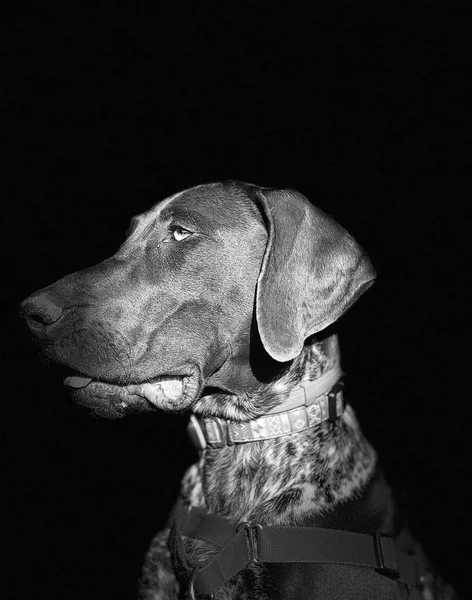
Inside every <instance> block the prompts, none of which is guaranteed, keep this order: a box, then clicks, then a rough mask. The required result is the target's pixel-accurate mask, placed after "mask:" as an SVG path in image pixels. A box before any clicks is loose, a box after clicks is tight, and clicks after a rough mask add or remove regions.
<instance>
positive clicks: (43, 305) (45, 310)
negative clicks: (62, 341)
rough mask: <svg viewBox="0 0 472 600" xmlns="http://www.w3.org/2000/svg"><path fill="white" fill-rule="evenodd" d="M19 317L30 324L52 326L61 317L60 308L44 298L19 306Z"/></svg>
mask: <svg viewBox="0 0 472 600" xmlns="http://www.w3.org/2000/svg"><path fill="white" fill-rule="evenodd" d="M20 314H21V316H22V317H23V318H24V319H26V320H27V321H28V322H30V323H31V324H34V323H40V324H41V325H52V324H53V323H56V322H57V321H59V319H60V318H61V316H62V308H61V307H60V306H57V304H54V302H52V300H50V299H49V298H47V297H44V296H37V297H33V298H31V299H27V300H25V301H24V302H23V303H22V304H21V313H20Z"/></svg>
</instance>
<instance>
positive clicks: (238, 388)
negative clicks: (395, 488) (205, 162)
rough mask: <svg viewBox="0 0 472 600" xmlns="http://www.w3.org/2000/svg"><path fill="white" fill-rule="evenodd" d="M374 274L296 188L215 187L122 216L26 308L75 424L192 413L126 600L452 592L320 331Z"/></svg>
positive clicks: (333, 348)
mask: <svg viewBox="0 0 472 600" xmlns="http://www.w3.org/2000/svg"><path fill="white" fill-rule="evenodd" d="M374 278H375V272H374V269H373V268H372V265H371V263H370V261H369V259H368V257H367V255H366V254H365V253H364V252H363V250H362V249H361V248H360V246H359V245H358V244H357V243H356V242H355V240H354V239H353V238H352V237H351V236H350V235H349V234H348V233H347V232H346V231H345V230H344V229H343V228H342V227H340V226H339V225H338V224H337V223H336V222H335V221H334V220H333V219H332V218H331V217H330V216H328V215H326V214H325V213H323V212H322V211H320V210H319V209H317V208H315V207H314V206H312V205H311V204H310V203H309V202H308V201H307V200H306V198H304V197H303V196H302V195H301V194H299V193H298V192H295V191H292V190H273V189H267V188H260V187H257V186H254V185H250V184H243V183H239V182H235V181H228V182H225V183H216V184H209V185H201V186H197V187H194V188H192V189H189V190H186V191H184V192H180V193H178V194H175V195H174V196H172V197H170V198H167V199H166V200H164V201H162V202H160V203H159V204H157V205H156V206H154V207H153V208H151V209H150V210H149V211H148V212H145V213H144V214H141V215H139V216H138V217H134V218H133V220H132V224H131V227H130V230H129V232H128V236H127V239H126V241H125V242H124V244H123V245H122V246H121V248H120V249H119V250H118V252H117V253H116V254H115V255H114V256H113V257H112V258H109V259H108V260H105V261H104V262H102V263H100V264H98V265H97V266H94V267H91V268H89V269H85V270H83V271H80V272H78V273H74V274H72V275H68V276H67V277H64V278H63V279H61V280H60V281H58V282H56V283H55V284H53V285H51V286H49V287H47V288H44V289H42V290H40V291H39V292H37V293H35V294H33V295H32V296H30V297H29V298H28V299H27V300H25V301H24V303H23V304H22V314H23V316H24V317H25V319H26V321H27V324H28V326H29V328H30V330H31V333H32V334H33V336H34V337H35V338H36V340H37V341H38V342H39V343H40V344H41V346H42V350H43V352H44V353H45V354H46V355H47V356H48V357H49V358H50V359H51V360H53V361H55V362H57V363H60V364H62V365H65V366H67V367H70V369H71V371H70V375H69V376H68V377H67V378H66V379H65V381H64V384H65V386H66V387H67V388H68V390H69V391H70V392H71V394H72V396H73V397H74V398H75V400H76V401H77V402H79V403H81V404H83V405H85V406H86V407H88V408H89V409H90V410H91V411H92V412H93V413H96V414H99V415H103V416H107V417H123V416H125V415H127V414H129V413H130V412H133V411H155V410H156V409H157V410H164V411H179V412H182V411H189V412H190V413H191V421H190V433H191V435H192V436H193V439H194V441H195V443H196V444H197V446H198V447H199V449H200V458H199V461H198V463H197V464H195V465H193V466H192V467H190V469H189V470H188V471H187V473H186V474H185V476H184V478H183V483H182V489H181V496H180V500H179V502H178V503H177V505H176V508H175V510H174V511H173V514H172V516H171V517H170V518H169V522H168V526H167V527H166V528H165V529H164V530H163V531H162V532H160V533H159V534H158V535H157V536H156V537H155V538H154V540H153V542H152V545H151V548H150V550H149V553H148V555H147V559H146V563H145V566H144V571H143V576H142V579H141V583H140V594H141V598H143V599H148V600H150V599H153V600H157V599H171V598H192V599H193V598H197V597H213V598H216V599H219V600H222V599H230V598H239V599H240V600H250V599H258V600H262V599H267V600H269V599H270V600H277V599H289V598H291V599H305V598H306V599H308V598H310V599H313V600H315V599H318V598H319V599H323V600H329V599H341V600H347V599H359V600H368V599H372V600H379V599H386V600H387V599H392V600H394V599H399V598H405V599H406V598H408V599H422V600H439V599H443V600H451V599H453V598H455V595H454V591H453V590H452V588H451V587H450V586H448V585H447V584H445V583H444V582H443V581H442V580H441V579H440V577H439V576H438V575H437V574H436V573H435V572H434V571H433V569H432V567H431V565H430V564H429V562H428V560H427V558H426V556H425V555H424V553H423V552H422V550H421V547H420V545H419V543H418V542H417V541H416V540H415V539H414V537H413V536H412V534H411V533H410V531H409V529H408V527H407V524H406V522H405V520H404V518H403V516H402V515H401V514H400V511H399V509H398V507H397V504H396V502H395V499H394V496H393V493H392V491H391V489H390V487H389V486H388V484H387V483H386V482H385V479H384V477H383V475H382V473H381V471H380V470H379V468H378V466H377V456H376V453H375V451H374V449H373V448H372V447H371V446H370V444H369V443H368V442H367V440H366V439H365V438H364V436H363V435H362V432H361V429H360V427H359V425H358V423H357V420H356V417H355V414H354V412H353V410H352V408H351V407H350V406H349V405H346V404H345V398H344V396H343V390H342V376H343V373H342V371H341V367H340V356H339V348H338V340H337V337H336V335H335V333H334V331H333V327H331V325H332V324H333V323H335V322H336V320H337V319H338V318H339V317H340V316H341V315H342V314H343V313H344V312H345V311H346V310H347V309H348V308H349V307H350V306H351V305H352V304H353V303H354V302H355V300H357V298H358V297H359V296H360V295H361V294H362V293H363V292H364V291H365V290H366V289H367V288H368V287H369V286H370V285H371V284H372V283H373V280H374Z"/></svg>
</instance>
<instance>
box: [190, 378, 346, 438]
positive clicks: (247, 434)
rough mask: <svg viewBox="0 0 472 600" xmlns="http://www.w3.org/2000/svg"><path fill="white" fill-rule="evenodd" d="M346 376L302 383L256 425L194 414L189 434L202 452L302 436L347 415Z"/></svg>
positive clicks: (256, 420)
mask: <svg viewBox="0 0 472 600" xmlns="http://www.w3.org/2000/svg"><path fill="white" fill-rule="evenodd" d="M342 376H343V373H342V371H341V369H340V368H339V367H336V368H334V369H332V370H331V371H328V373H325V374H324V375H322V376H321V377H319V378H318V379H315V380H314V381H303V380H302V381H300V383H299V384H298V386H297V387H296V388H294V389H293V390H292V391H291V392H290V395H289V396H288V398H287V399H286V400H285V401H284V402H283V403H282V404H280V405H279V406H276V407H275V408H274V409H272V410H271V411H269V412H268V413H266V414H265V415H263V416H262V417H259V418H258V419H253V420H252V421H243V422H240V421H230V420H227V419H220V418H219V417H201V416H197V415H195V414H192V415H191V417H190V421H189V424H188V426H187V432H188V434H189V436H190V439H191V440H192V442H193V444H194V445H195V446H196V447H197V449H198V450H204V449H205V448H206V447H207V446H210V447H212V448H223V447H224V446H232V445H234V444H244V443H245V442H255V441H261V440H269V439H272V438H277V437H281V436H286V435H291V434H293V433H298V432H300V431H304V430H305V429H309V428H310V427H314V426H315V425H318V423H322V422H323V421H327V420H331V421H334V420H335V419H337V418H338V417H340V416H341V415H342V414H343V412H344V407H345V403H344V396H343V386H344V381H343V380H342Z"/></svg>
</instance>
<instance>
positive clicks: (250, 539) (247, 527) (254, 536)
mask: <svg viewBox="0 0 472 600" xmlns="http://www.w3.org/2000/svg"><path fill="white" fill-rule="evenodd" d="M241 529H244V531H245V533H246V543H247V553H248V562H247V564H248V565H255V564H257V563H258V562H259V549H258V546H259V532H260V531H262V525H261V524H260V523H253V524H251V523H248V522H247V521H243V522H242V523H240V524H239V525H238V526H237V528H236V533H239V531H240V530H241Z"/></svg>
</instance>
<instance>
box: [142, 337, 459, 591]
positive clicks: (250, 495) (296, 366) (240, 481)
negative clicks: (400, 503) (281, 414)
mask: <svg viewBox="0 0 472 600" xmlns="http://www.w3.org/2000/svg"><path fill="white" fill-rule="evenodd" d="M338 361H339V351H338V343H337V337H336V336H334V335H333V336H331V337H329V338H327V339H326V340H324V341H321V342H316V341H312V342H311V343H309V344H307V346H306V347H305V349H304V351H303V352H302V354H301V355H300V357H299V358H298V359H296V360H295V361H293V363H292V364H291V365H290V367H288V368H287V370H286V371H285V372H283V373H282V374H280V376H279V377H278V378H277V379H276V380H275V381H274V382H273V383H271V384H269V385H267V386H264V388H263V389H261V390H260V391H259V392H257V393H256V394H255V396H257V398H256V402H255V403H256V404H258V405H261V403H262V405H264V406H265V410H270V408H272V407H273V406H276V405H277V404H279V403H280V402H281V401H283V399H284V398H285V397H286V396H287V394H288V393H289V392H290V390H291V389H292V388H293V387H294V386H295V385H296V384H297V382H298V381H299V380H300V379H302V378H303V377H306V376H307V375H308V376H309V377H310V379H312V380H314V379H316V378H317V377H319V376H320V375H322V374H323V373H326V372H327V371H328V370H330V369H331V368H334V366H335V365H336V364H337V362H338ZM253 400H254V398H249V397H248V398H240V405H241V407H243V406H244V405H245V404H246V403H250V402H252V406H254V402H253ZM224 406H225V398H224V397H222V396H221V395H218V396H213V397H211V398H207V399H205V404H204V405H203V403H202V405H201V406H200V407H198V408H199V409H200V411H201V412H203V413H204V414H207V415H208V414H214V415H218V416H222V417H224V416H226V417H227V415H225V410H224ZM198 408H197V410H198ZM181 496H182V498H183V499H184V500H185V502H187V503H188V504H189V505H191V506H197V507H201V508H204V509H206V510H208V511H209V512H210V513H212V514H216V515H220V516H222V517H226V518H228V519H230V520H231V521H235V522H239V521H250V522H259V523H261V524H262V525H272V526H276V525H280V526H286V525H299V526H318V527H319V526H321V527H328V528H339V529H345V530H350V531H357V532H362V533H374V532H375V531H376V530H380V531H383V532H384V533H388V534H391V535H394V536H396V537H398V541H399V544H400V548H401V549H402V550H404V551H408V552H412V551H413V552H416V553H417V554H418V556H419V559H420V562H422V564H423V567H424V569H425V572H426V571H430V572H432V571H431V567H430V566H429V565H428V563H427V560H426V558H425V556H424V555H423V553H422V551H421V548H420V546H419V545H418V544H417V542H415V540H414V539H413V537H412V536H411V534H410V532H409V530H408V528H407V526H406V523H405V522H404V521H403V519H402V516H401V514H400V512H399V509H398V507H397V506H396V504H395V499H394V497H393V495H392V492H391V489H390V488H389V486H388V485H387V483H386V482H385V479H384V477H383V475H382V473H381V472H380V470H379V469H378V468H377V456H376V453H375V451H374V449H373V448H372V446H371V445H370V444H369V443H368V441H367V440H366V439H365V438H364V436H363V434H362V432H361V430H360V427H359V425H358V422H357V420H356V417H355V414H354V411H353V410H352V408H351V407H350V406H348V407H347V408H346V410H345V412H344V414H343V416H342V417H341V418H340V419H339V420H338V421H337V422H335V423H331V422H324V423H321V424H319V425H317V426H316V427H314V428H312V429H308V430H305V431H304V432H301V433H297V434H292V435H289V436H285V437H281V438H275V439H271V440H265V441H259V442H252V443H246V444H240V445H234V446H228V447H225V448H222V449H209V448H208V449H205V450H204V451H202V452H201V454H200V459H199V461H198V463H196V464H194V465H192V466H191V467H190V468H189V469H188V471H187V472H186V474H185V476H184V478H183V481H182V488H181ZM168 534H169V530H168V529H166V530H164V531H162V532H161V533H159V534H158V535H157V536H156V537H155V538H154V540H153V542H152V545H151V548H150V550H149V553H148V556H147V560H146V565H145V568H144V572H143V577H142V581H141V598H143V599H146V600H151V599H152V600H157V599H165V598H185V597H186V591H185V590H186V584H187V578H188V573H186V572H185V571H184V570H183V569H182V566H181V565H180V564H178V561H177V560H176V556H173V553H172V549H170V548H169V547H168V543H167V538H168ZM184 548H185V552H186V555H187V558H188V560H189V562H190V563H191V564H192V565H196V564H202V563H205V562H206V561H207V560H208V559H209V557H210V556H211V555H212V554H213V553H214V552H215V549H214V548H213V547H212V546H211V545H210V544H209V543H208V542H204V541H201V540H195V539H187V538H185V539H184ZM431 581H432V582H433V583H431V584H430V586H429V587H428V588H426V589H425V590H424V591H423V594H422V595H421V596H420V595H416V596H415V595H414V594H415V593H417V592H414V591H413V592H412V591H411V590H408V589H407V588H406V586H403V585H401V584H396V583H395V582H393V581H392V580H390V579H388V578H387V577H385V576H383V575H380V574H378V573H376V572H374V571H370V570H369V571H368V572H367V570H365V569H361V568H358V567H351V566H344V565H342V566H341V565H280V564H277V565H265V566H255V567H251V568H250V569H247V570H246V571H244V572H242V573H240V574H239V575H238V576H236V577H235V578H234V579H233V580H232V581H231V582H229V583H228V584H226V585H225V586H224V588H222V589H221V590H220V591H219V592H218V593H217V594H216V598H217V599H218V600H223V599H224V600H229V599H234V598H238V599H241V600H250V599H254V600H255V599H258V600H263V599H267V600H269V599H270V600H278V599H280V600H281V599H290V598H293V599H295V598H297V599H302V598H307V599H308V598H310V599H316V598H320V599H321V598H323V599H331V598H333V599H338V598H339V599H347V598H362V599H363V600H366V599H370V598H372V600H374V599H376V600H378V599H379V598H382V599H383V598H385V599H390V598H391V599H392V600H393V599H397V598H415V597H416V598H423V600H434V599H441V598H442V599H447V600H449V599H451V598H454V595H453V592H452V590H451V589H450V588H448V587H447V586H445V585H444V584H443V582H442V581H441V580H440V579H439V578H438V577H436V578H434V579H433V578H431ZM179 589H180V595H179ZM433 590H435V591H433ZM412 594H413V595H412Z"/></svg>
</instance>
